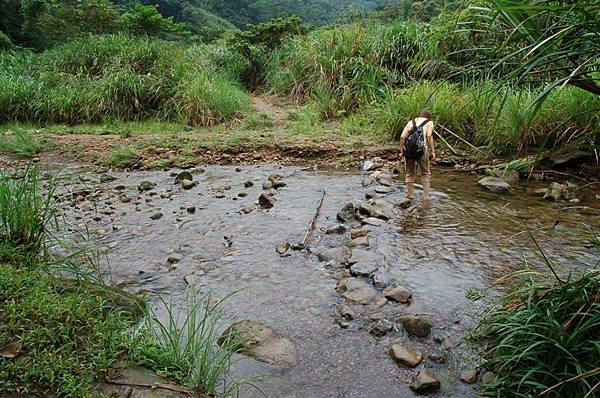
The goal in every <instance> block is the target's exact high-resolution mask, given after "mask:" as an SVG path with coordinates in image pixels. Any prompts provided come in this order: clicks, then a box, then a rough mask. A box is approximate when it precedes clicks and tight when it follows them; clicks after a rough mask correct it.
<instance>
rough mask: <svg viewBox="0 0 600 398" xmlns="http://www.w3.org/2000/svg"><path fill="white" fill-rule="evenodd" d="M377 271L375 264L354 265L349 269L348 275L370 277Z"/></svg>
mask: <svg viewBox="0 0 600 398" xmlns="http://www.w3.org/2000/svg"><path fill="white" fill-rule="evenodd" d="M378 269H379V267H377V266H376V265H375V264H369V263H356V264H354V265H353V266H352V267H350V273H351V274H352V275H354V276H370V275H371V274H373V273H374V272H376V271H377V270H378Z"/></svg>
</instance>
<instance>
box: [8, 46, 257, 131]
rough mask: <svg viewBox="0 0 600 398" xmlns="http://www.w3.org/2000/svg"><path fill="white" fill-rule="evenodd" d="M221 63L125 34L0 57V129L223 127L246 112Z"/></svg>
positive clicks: (244, 98) (200, 50)
mask: <svg viewBox="0 0 600 398" xmlns="http://www.w3.org/2000/svg"><path fill="white" fill-rule="evenodd" d="M224 57H225V55H224V54H220V55H215V54H214V51H211V47H209V46H198V47H192V48H189V49H186V48H184V47H182V46H181V45H179V44H176V43H169V42H164V41H160V40H154V39H148V38H132V37H128V36H125V35H106V36H89V37H84V38H81V39H79V40H76V41H73V42H70V43H67V44H63V45H61V46H58V47H56V48H54V49H51V50H48V51H46V52H44V53H41V54H34V53H30V52H26V51H18V52H11V51H4V52H0V122H6V121H22V122H23V121H25V122H37V123H67V124H75V123H88V122H92V123H97V122H103V121H109V120H113V119H118V120H143V119H147V118H151V117H155V118H162V119H164V120H172V121H178V122H183V123H185V122H189V123H194V124H196V123H198V124H203V123H207V124H214V123H219V122H223V121H226V120H228V118H230V117H231V116H232V115H233V114H234V113H235V112H237V111H242V110H246V109H248V108H249V97H248V95H247V94H246V93H244V92H243V91H242V90H241V89H240V88H239V87H238V84H237V83H236V82H235V80H234V79H233V78H232V75H233V74H234V73H233V72H231V71H230V70H226V69H223V68H222V65H217V64H216V61H217V60H219V59H223V58H224ZM228 59H229V60H232V59H234V55H229V58H228ZM207 60H209V61H207ZM211 60H214V62H212V61H211ZM199 82H201V83H199ZM180 99H183V100H184V101H180ZM206 115H209V116H208V117H207V116H206Z"/></svg>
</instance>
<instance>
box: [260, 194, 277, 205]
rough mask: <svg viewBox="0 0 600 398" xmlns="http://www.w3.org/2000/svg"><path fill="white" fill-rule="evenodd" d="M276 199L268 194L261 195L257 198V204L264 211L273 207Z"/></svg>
mask: <svg viewBox="0 0 600 398" xmlns="http://www.w3.org/2000/svg"><path fill="white" fill-rule="evenodd" d="M276 202H277V199H276V198H275V196H273V195H272V194H269V193H263V194H261V195H260V196H259V197H258V204H259V205H260V207H262V208H264V209H270V208H272V207H273V206H275V203H276Z"/></svg>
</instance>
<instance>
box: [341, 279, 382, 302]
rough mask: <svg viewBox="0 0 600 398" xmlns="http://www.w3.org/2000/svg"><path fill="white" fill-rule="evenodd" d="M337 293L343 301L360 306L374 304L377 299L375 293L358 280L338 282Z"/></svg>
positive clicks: (367, 285) (366, 284)
mask: <svg viewBox="0 0 600 398" xmlns="http://www.w3.org/2000/svg"><path fill="white" fill-rule="evenodd" d="M337 291H338V293H340V294H341V295H342V297H344V298H345V299H348V300H350V301H353V302H355V303H357V304H362V305H367V304H370V303H374V302H376V301H377V299H378V298H379V295H378V294H377V291H375V289H373V287H372V286H371V285H369V284H368V283H366V282H365V281H363V280H362V279H359V278H346V279H342V280H340V281H338V283H337Z"/></svg>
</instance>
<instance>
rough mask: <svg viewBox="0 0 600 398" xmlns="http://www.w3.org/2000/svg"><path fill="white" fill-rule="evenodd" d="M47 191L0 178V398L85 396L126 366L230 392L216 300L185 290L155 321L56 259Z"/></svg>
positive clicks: (228, 349)
mask: <svg viewBox="0 0 600 398" xmlns="http://www.w3.org/2000/svg"><path fill="white" fill-rule="evenodd" d="M53 186H54V185H53V182H52V180H47V181H42V180H41V179H40V177H39V175H38V173H37V171H36V170H35V169H34V168H33V167H27V168H25V169H22V170H18V171H17V172H15V173H14V174H7V173H6V172H0V324H1V325H2V326H1V327H0V331H1V333H0V395H3V394H8V393H20V394H33V395H38V396H58V397H91V396H94V393H93V392H94V389H95V388H96V387H97V386H98V385H99V383H101V382H102V381H104V380H106V379H107V378H109V376H110V375H111V374H112V373H113V372H114V371H115V370H118V369H121V368H123V367H127V366H131V365H133V364H141V365H144V366H147V367H148V368H150V369H152V370H155V371H157V372H158V373H160V374H162V375H163V376H166V377H169V378H170V379H172V380H174V381H175V382H178V383H180V384H181V385H182V387H181V391H182V392H184V393H186V394H192V395H195V396H199V397H201V396H204V395H203V394H210V395H211V396H215V395H219V396H230V395H232V394H235V393H236V392H237V391H238V387H239V385H238V384H236V383H232V382H230V381H228V380H226V376H227V375H228V372H229V369H230V366H231V357H232V355H233V354H234V352H235V347H237V341H233V340H232V341H231V342H230V343H231V344H225V345H223V346H218V345H217V340H218V338H219V336H218V335H217V333H216V332H217V330H218V329H217V325H219V324H220V322H221V321H220V308H221V304H222V302H220V303H219V305H218V306H215V304H214V303H212V302H209V298H208V297H198V296H195V295H193V294H191V293H190V297H192V299H191V300H190V301H188V306H185V305H184V306H183V308H181V309H178V310H177V311H176V310H175V309H174V308H173V307H169V310H168V315H169V316H167V317H166V319H165V318H159V317H158V316H157V315H156V314H155V313H154V312H153V311H152V310H150V308H149V305H148V303H147V302H145V301H144V300H143V299H141V298H139V297H135V296H133V295H131V294H128V293H125V292H123V291H121V290H119V289H116V288H114V287H111V286H109V285H106V284H105V283H104V280H103V278H102V273H101V272H99V270H98V269H97V266H98V264H90V263H87V262H85V261H79V260H81V259H82V258H86V256H85V255H82V253H81V252H77V255H74V256H70V257H59V256H57V255H56V254H55V253H54V251H53V250H51V249H50V247H51V246H53V247H55V246H56V245H57V244H60V241H56V240H55V239H54V238H53V236H54V234H53V233H52V231H53V229H55V227H56V224H55V222H56V220H57V216H58V212H57V209H56V208H55V206H54V202H53V199H52V197H53V191H54V188H53ZM91 270H93V271H94V272H91ZM179 311H182V312H183V313H185V314H186V315H185V316H186V317H187V318H186V319H187V321H186V322H185V323H184V326H182V325H181V324H180V323H178V320H179V319H180V318H179V315H178V313H179ZM186 396H188V395H186Z"/></svg>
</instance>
